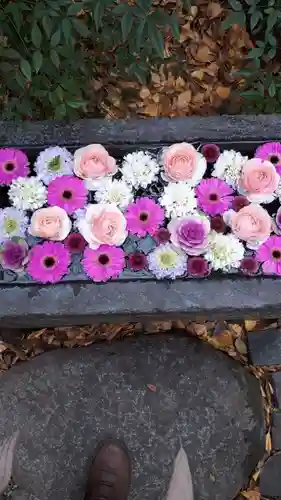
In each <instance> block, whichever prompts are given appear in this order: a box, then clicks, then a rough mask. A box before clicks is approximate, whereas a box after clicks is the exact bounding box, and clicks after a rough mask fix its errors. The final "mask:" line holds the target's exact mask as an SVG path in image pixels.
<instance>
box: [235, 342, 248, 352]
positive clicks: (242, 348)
mask: <svg viewBox="0 0 281 500" xmlns="http://www.w3.org/2000/svg"><path fill="white" fill-rule="evenodd" d="M234 345H235V347H236V349H237V351H238V352H239V353H240V354H247V352H248V349H247V346H246V344H245V342H243V340H241V339H240V338H238V339H236V340H235V342H234Z"/></svg>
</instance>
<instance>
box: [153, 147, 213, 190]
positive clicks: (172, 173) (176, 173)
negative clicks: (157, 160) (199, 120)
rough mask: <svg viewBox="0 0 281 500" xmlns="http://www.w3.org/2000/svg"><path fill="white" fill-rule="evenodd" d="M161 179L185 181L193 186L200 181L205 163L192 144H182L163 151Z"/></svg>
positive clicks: (204, 169)
mask: <svg viewBox="0 0 281 500" xmlns="http://www.w3.org/2000/svg"><path fill="white" fill-rule="evenodd" d="M162 161H163V167H164V173H163V177H164V179H165V180H167V181H168V182H179V181H187V182H189V183H190V184H191V186H195V185H196V184H198V182H200V180H201V179H202V177H203V175H204V173H205V171H206V168H207V162H206V159H205V158H204V156H203V155H202V154H201V153H199V152H198V151H197V150H196V149H195V148H194V146H192V144H188V143H187V142H182V143H180V144H174V145H173V146H170V147H169V148H166V149H164V151H163V157H162Z"/></svg>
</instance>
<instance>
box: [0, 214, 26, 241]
mask: <svg viewBox="0 0 281 500" xmlns="http://www.w3.org/2000/svg"><path fill="white" fill-rule="evenodd" d="M27 224H28V217H26V215H25V213H24V212H21V211H20V210H17V208H14V207H7V208H4V209H2V210H0V241H4V240H7V239H10V238H13V237H14V236H20V237H24V236H25V232H26V228H27Z"/></svg>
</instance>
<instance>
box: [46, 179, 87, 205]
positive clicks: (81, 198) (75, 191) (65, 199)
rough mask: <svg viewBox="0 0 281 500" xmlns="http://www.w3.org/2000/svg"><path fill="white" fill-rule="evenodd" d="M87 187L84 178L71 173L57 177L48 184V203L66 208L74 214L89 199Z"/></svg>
mask: <svg viewBox="0 0 281 500" xmlns="http://www.w3.org/2000/svg"><path fill="white" fill-rule="evenodd" d="M87 193H88V191H87V189H86V186H85V183H84V181H83V180H81V179H78V178H77V177H73V176H71V175H63V176H60V177H56V178H55V179H54V180H53V181H51V182H50V184H49V186H48V203H49V205H52V206H57V207H61V208H64V210H65V211H66V212H67V213H69V214H73V213H74V212H75V211H76V210H79V209H81V208H84V206H85V204H86V201H87Z"/></svg>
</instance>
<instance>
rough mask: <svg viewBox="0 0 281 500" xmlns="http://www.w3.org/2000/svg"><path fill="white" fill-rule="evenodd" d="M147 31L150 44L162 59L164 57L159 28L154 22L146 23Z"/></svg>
mask: <svg viewBox="0 0 281 500" xmlns="http://www.w3.org/2000/svg"><path fill="white" fill-rule="evenodd" d="M148 33H149V38H150V41H151V43H152V46H153V48H154V50H155V52H156V53H157V55H158V56H159V57H160V58H161V59H163V58H164V50H165V47H164V39H163V35H162V33H161V31H160V30H158V28H157V26H155V25H154V23H151V22H150V23H149V24H148Z"/></svg>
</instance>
